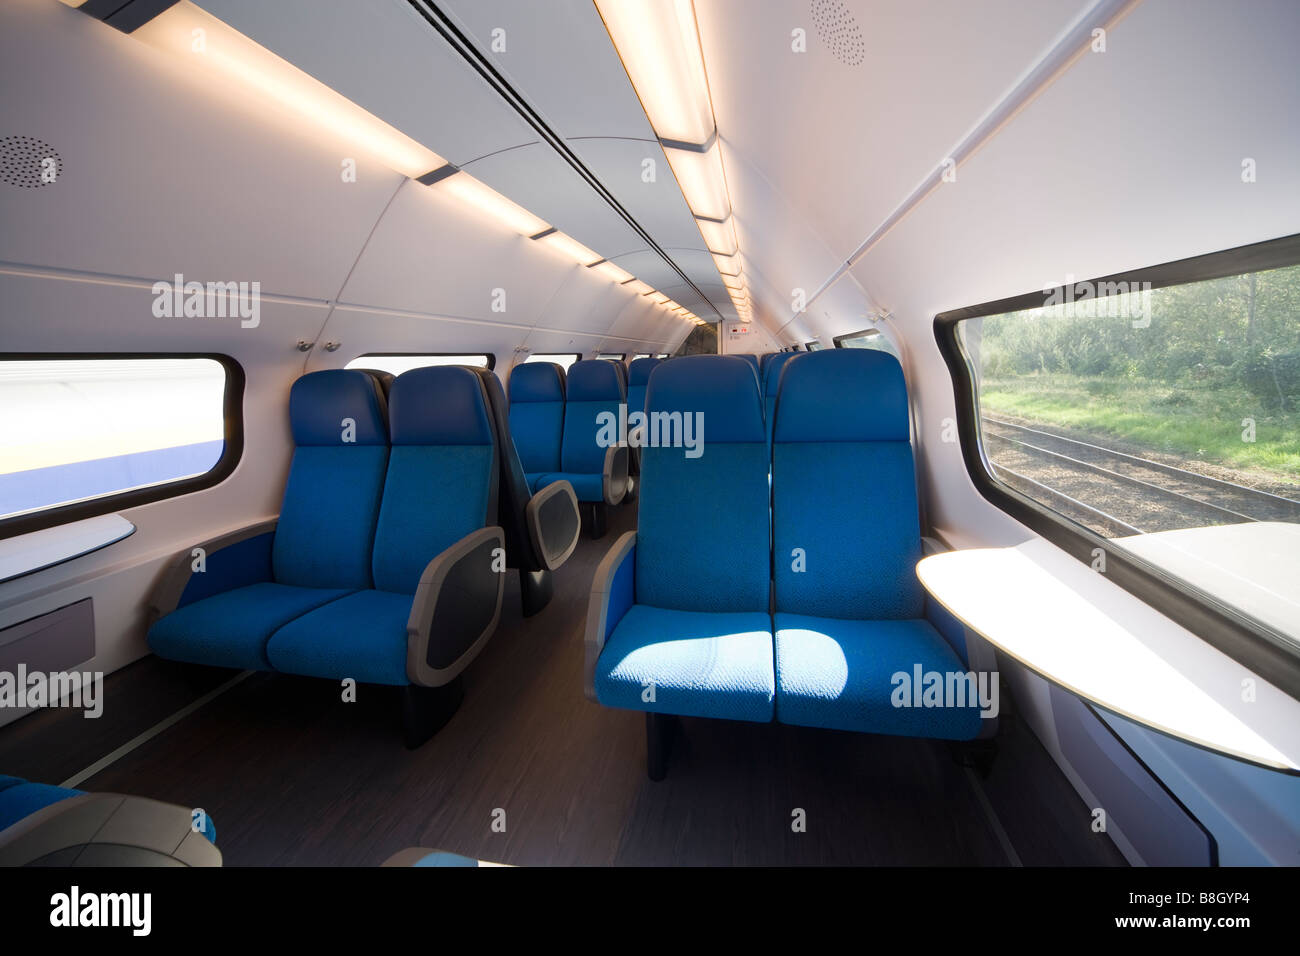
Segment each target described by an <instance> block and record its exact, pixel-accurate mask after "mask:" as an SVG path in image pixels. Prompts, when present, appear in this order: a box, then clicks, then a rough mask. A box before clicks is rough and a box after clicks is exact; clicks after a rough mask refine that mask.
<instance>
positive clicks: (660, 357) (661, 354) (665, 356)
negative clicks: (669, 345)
mask: <svg viewBox="0 0 1300 956" xmlns="http://www.w3.org/2000/svg"><path fill="white" fill-rule="evenodd" d="M667 357H668V353H667V352H659V353H657V354H656V355H655V358H657V359H666V358H667Z"/></svg>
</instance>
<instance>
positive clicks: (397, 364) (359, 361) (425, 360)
mask: <svg viewBox="0 0 1300 956" xmlns="http://www.w3.org/2000/svg"><path fill="white" fill-rule="evenodd" d="M496 364H497V362H496V356H494V355H489V354H487V353H484V352H469V353H466V354H463V355H462V354H456V353H449V352H437V353H430V354H427V355H419V354H413V353H405V352H403V353H400V354H398V353H385V354H378V353H376V354H372V355H359V356H357V357H356V358H354V359H353V360H352V361H351V362H349V363H348V364H347V365H345V366H343V367H344V368H364V369H374V370H375V371H379V372H387V373H389V374H390V375H401V374H402V373H403V372H409V371H410V370H411V369H413V368H428V367H429V366H431V365H470V366H473V367H474V368H495V367H496Z"/></svg>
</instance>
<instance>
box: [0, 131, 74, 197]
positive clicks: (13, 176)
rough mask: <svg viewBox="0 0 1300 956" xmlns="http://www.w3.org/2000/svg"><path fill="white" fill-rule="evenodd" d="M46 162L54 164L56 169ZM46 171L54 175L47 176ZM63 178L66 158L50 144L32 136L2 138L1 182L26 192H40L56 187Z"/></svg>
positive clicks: (0, 143) (0, 141)
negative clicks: (42, 188)
mask: <svg viewBox="0 0 1300 956" xmlns="http://www.w3.org/2000/svg"><path fill="white" fill-rule="evenodd" d="M46 160H53V161H54V164H53V166H50V165H49V164H48V163H46ZM47 169H49V170H51V171H52V173H53V175H50V173H47V172H46V170H47ZM42 173H45V175H42ZM62 175H63V157H62V156H60V155H59V154H58V153H56V152H55V151H54V147H53V146H51V145H50V144H49V143H46V142H44V141H42V140H39V139H36V138H34V137H31V136H3V137H0V182H4V183H6V184H8V185H10V186H21V187H23V188H24V189H39V188H40V187H41V186H52V185H54V183H55V182H57V181H58V179H59V177H60V176H62Z"/></svg>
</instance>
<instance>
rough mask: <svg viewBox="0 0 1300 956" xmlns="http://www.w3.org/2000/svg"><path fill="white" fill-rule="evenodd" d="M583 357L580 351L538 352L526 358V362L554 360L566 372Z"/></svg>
mask: <svg viewBox="0 0 1300 956" xmlns="http://www.w3.org/2000/svg"><path fill="white" fill-rule="evenodd" d="M580 358H582V353H580V352H538V353H536V354H535V355H530V356H528V358H526V359H524V361H525V362H553V363H555V364H556V365H558V366H560V367H561V368H562V369H564V370H565V371H566V372H567V371H568V370H569V366H570V365H572V364H573V363H574V362H576V361H578V359H580Z"/></svg>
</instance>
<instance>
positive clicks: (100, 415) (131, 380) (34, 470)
mask: <svg viewBox="0 0 1300 956" xmlns="http://www.w3.org/2000/svg"><path fill="white" fill-rule="evenodd" d="M242 394H243V374H242V372H241V371H240V369H239V366H238V365H236V364H235V363H234V362H233V361H231V360H229V359H225V358H222V357H217V356H211V357H206V356H205V357H178V356H167V357H162V356H159V357H141V356H131V357H126V356H123V357H120V358H119V357H109V356H98V357H72V356H69V357H57V358H55V357H40V356H31V357H28V356H22V357H18V356H0V416H3V420H4V423H5V426H4V429H3V430H0V533H3V534H5V535H10V534H20V533H23V532H25V531H32V530H37V529H38V528H41V527H48V526H51V525H54V524H59V523H63V522H65V521H72V520H77V519H79V518H85V517H90V516H92V515H95V514H104V513H107V512H109V511H113V510H117V509H119V508H123V507H128V506H130V505H133V504H142V503H144V502H146V501H153V500H157V499H159V498H164V497H167V496H169V495H172V494H182V493H185V492H187V491H193V490H197V489H198V488H200V487H205V486H207V485H211V484H215V483H216V482H217V481H220V480H221V479H222V478H224V477H225V476H226V475H228V474H229V473H230V472H231V471H232V470H233V469H234V466H235V463H236V461H237V459H238V457H239V452H240V439H239V435H240V434H241V432H240V423H239V415H240V400H241V398H242Z"/></svg>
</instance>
